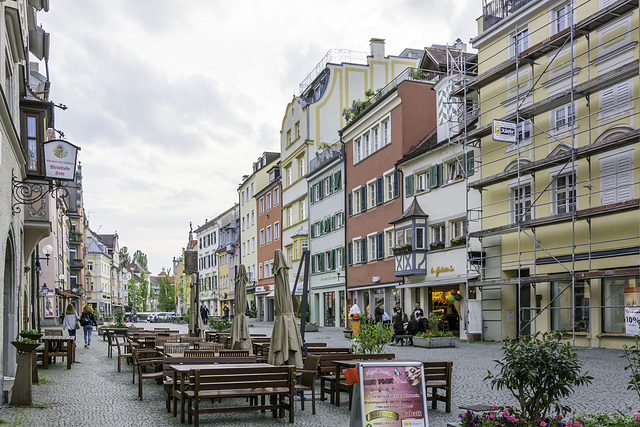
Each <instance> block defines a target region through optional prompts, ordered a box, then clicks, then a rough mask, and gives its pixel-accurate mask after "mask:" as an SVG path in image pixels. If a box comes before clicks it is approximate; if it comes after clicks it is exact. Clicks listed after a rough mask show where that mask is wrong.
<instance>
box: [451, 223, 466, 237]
mask: <svg viewBox="0 0 640 427" xmlns="http://www.w3.org/2000/svg"><path fill="white" fill-rule="evenodd" d="M449 228H450V234H451V238H452V239H455V238H456V237H462V236H466V235H467V220H466V219H464V218H463V219H458V220H455V221H451V223H450V225H449Z"/></svg>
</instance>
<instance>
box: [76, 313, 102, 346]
mask: <svg viewBox="0 0 640 427" xmlns="http://www.w3.org/2000/svg"><path fill="white" fill-rule="evenodd" d="M80 324H81V325H82V328H83V330H84V348H91V347H90V346H91V334H92V333H93V327H94V326H96V327H97V326H98V322H96V316H94V315H93V307H91V306H90V305H89V304H87V305H85V306H84V309H83V310H82V317H81V318H80Z"/></svg>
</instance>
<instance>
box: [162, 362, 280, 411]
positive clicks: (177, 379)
mask: <svg viewBox="0 0 640 427" xmlns="http://www.w3.org/2000/svg"><path fill="white" fill-rule="evenodd" d="M269 366H271V365H270V364H268V363H231V364H210V363H206V364H202V365H198V364H190V365H186V364H185V365H170V366H169V367H170V368H171V370H172V371H173V386H174V387H177V385H178V384H180V422H181V423H183V424H184V413H185V411H184V400H185V399H184V387H185V380H184V378H185V376H187V375H189V372H191V370H192V369H193V370H199V369H219V370H224V371H230V372H231V371H232V370H233V369H234V368H246V367H260V368H267V367H269ZM177 403H178V402H177V401H176V397H175V395H174V396H173V416H174V417H175V416H177Z"/></svg>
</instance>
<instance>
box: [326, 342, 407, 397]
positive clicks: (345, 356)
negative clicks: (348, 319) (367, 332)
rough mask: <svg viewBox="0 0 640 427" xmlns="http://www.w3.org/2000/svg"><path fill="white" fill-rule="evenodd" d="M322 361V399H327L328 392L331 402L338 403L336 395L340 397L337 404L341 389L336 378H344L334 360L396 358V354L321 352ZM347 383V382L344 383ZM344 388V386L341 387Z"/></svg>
mask: <svg viewBox="0 0 640 427" xmlns="http://www.w3.org/2000/svg"><path fill="white" fill-rule="evenodd" d="M319 356H320V361H319V366H318V377H319V378H320V400H325V397H324V393H325V392H328V393H329V396H330V399H331V403H336V401H335V400H334V399H335V397H336V396H337V397H338V402H337V403H336V404H337V405H339V404H340V399H339V397H340V396H339V393H340V390H339V389H337V388H336V378H339V380H340V382H341V381H342V380H344V376H343V375H342V373H341V372H338V368H337V366H336V364H335V363H333V361H334V360H386V359H395V354H384V353H383V354H353V353H323V354H319ZM327 384H328V386H327ZM344 384H345V385H346V383H344ZM340 389H342V387H340Z"/></svg>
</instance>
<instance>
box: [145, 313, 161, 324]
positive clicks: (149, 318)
mask: <svg viewBox="0 0 640 427" xmlns="http://www.w3.org/2000/svg"><path fill="white" fill-rule="evenodd" d="M158 314H160V313H159V312H157V311H156V312H153V313H149V314H147V322H149V323H153V322H155V321H156V320H155V319H156V316H157V315H158Z"/></svg>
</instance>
